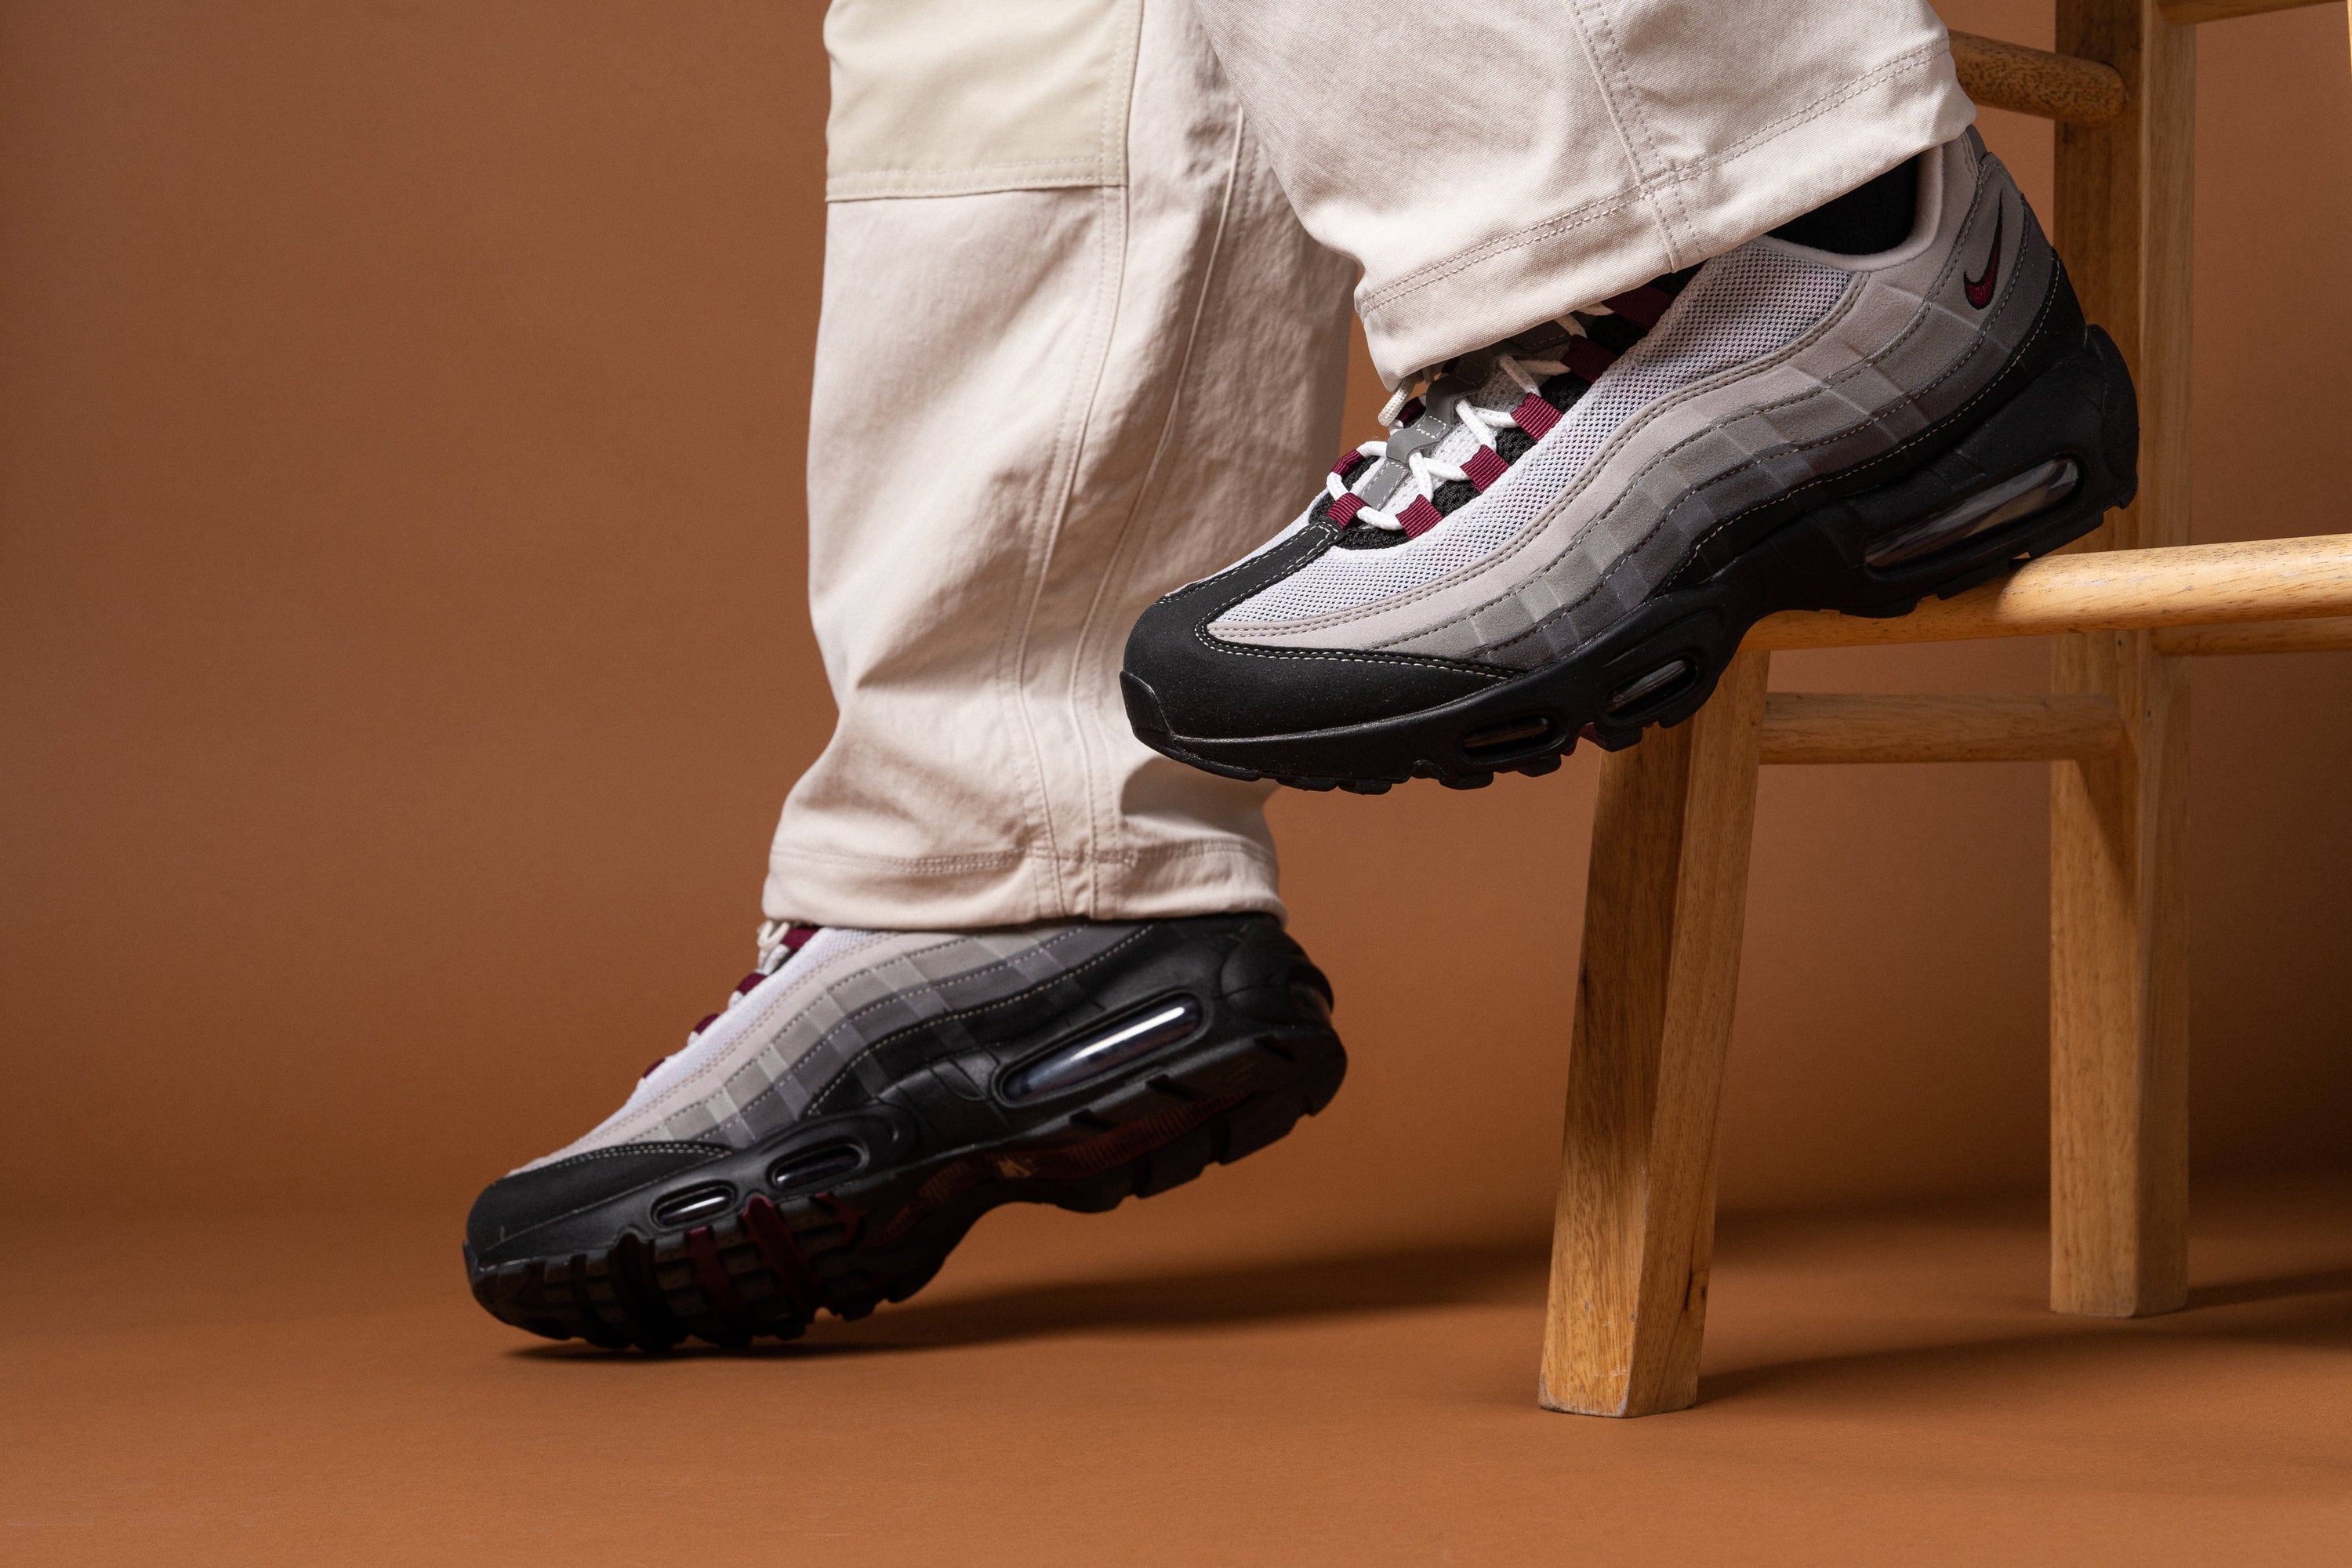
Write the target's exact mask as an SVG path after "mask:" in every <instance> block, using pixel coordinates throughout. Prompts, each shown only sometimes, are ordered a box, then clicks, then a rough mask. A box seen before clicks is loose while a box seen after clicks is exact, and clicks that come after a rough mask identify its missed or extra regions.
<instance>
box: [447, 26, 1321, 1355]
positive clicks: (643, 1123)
mask: <svg viewBox="0 0 2352 1568" xmlns="http://www.w3.org/2000/svg"><path fill="white" fill-rule="evenodd" d="M826 33H827V41H828V44H829V46H830V47H831V50H832V53H833V57H834V94H835V101H834V114H833V120H832V125H831V132H832V133H831V138H830V149H829V153H830V161H829V169H830V172H831V179H830V182H829V183H830V194H831V195H832V196H833V198H834V200H833V202H832V205H831V221H830V224H829V227H828V235H827V249H826V261H825V279H824V314H823V319H822V322H821V325H820V328H819V341H818V349H817V364H816V373H815V383H814V390H813V393H812V397H811V402H812V414H811V426H812V430H811V443H810V455H809V498H810V511H811V519H810V533H811V543H812V552H811V554H812V572H811V576H812V580H813V581H812V588H813V592H812V599H813V601H814V610H815V618H816V627H817V634H818V639H819V642H820V644H821V646H822V647H823V649H824V658H825V667H826V673H827V675H828V677H829V678H830V679H831V681H832V684H833V689H834V693H835V698H836V700H837V701H838V702H839V705H840V709H841V718H840V723H839V727H838V729H837V731H836V732H835V736H834V739H833V742H832V744H831V745H830V746H829V747H828V748H827V750H826V752H825V753H824V756H823V758H822V759H820V760H819V762H818V763H817V764H816V765H815V767H814V768H813V769H812V770H811V771H810V772H809V773H808V774H807V775H806V776H805V777H804V778H803V779H802V781H801V782H800V784H799V785H798V786H797V787H796V788H795V789H794V790H793V795H792V798H791V800H790V802H789V804H788V805H786V807H785V810H784V814H783V820H782V826H781V828H780V830H779V831H778V833H777V836H776V841H775V847H774V851H773V857H772V863H771V876H770V879H769V882H768V888H767V893H766V908H767V912H768V914H769V915H770V917H771V922H770V925H769V927H768V929H767V931H766V932H765V933H763V935H764V938H765V940H763V942H762V944H761V946H762V952H761V962H760V967H759V968H758V969H757V970H756V971H754V972H753V973H751V974H748V975H746V976H744V978H743V980H742V981H741V983H740V984H738V985H737V987H736V989H735V994H734V995H733V996H732V997H731V998H730V1000H729V1003H728V1005H727V1006H726V1008H725V1009H724V1010H723V1011H722V1012H720V1013H718V1014H715V1015H713V1016H711V1017H709V1018H706V1019H704V1020H703V1021H702V1022H701V1023H700V1024H699V1025H698V1026H696V1027H695V1029H694V1031H693V1032H692V1034H690V1035H689V1036H688V1039H687V1043H686V1046H685V1047H684V1048H683V1049H680V1050H677V1052H675V1053H674V1054H672V1055H670V1056H668V1057H666V1058H663V1059H662V1060H660V1061H658V1062H656V1063H655V1064H654V1066H653V1067H652V1068H649V1069H647V1071H646V1075H645V1077H644V1078H643V1079H642V1080H641V1081H640V1082H639V1083H638V1085H637V1086H636V1088H635V1090H634V1091H633V1092H632V1093H631V1094H630V1096H629V1098H628V1100H627V1101H626V1102H625V1104H624V1105H623V1106H622V1107H621V1108H620V1110H617V1111H615V1112H614V1114H613V1115H612V1116H611V1117H610V1118H608V1119H607V1120H606V1121H604V1123H603V1124H602V1125H600V1126H598V1127H596V1128H595V1129H594V1130H593V1131H590V1132H589V1133H588V1134H587V1135H586V1136H585V1137H583V1138H581V1139H580V1140H578V1141H576V1142H573V1143H572V1144H571V1145H569V1146H567V1147H565V1148H563V1149H561V1150H558V1151H557V1152H554V1153H552V1154H550V1155H548V1156H546V1157H545V1158H543V1159H540V1160H535V1161H533V1162H531V1163H530V1164H529V1165H526V1166H524V1167H522V1168H521V1169H520V1170H517V1171H514V1172H512V1173H509V1174H508V1175H507V1176H506V1177H505V1178H503V1179H501V1180H500V1181H498V1182H496V1183H493V1184H491V1185H490V1187H489V1188H488V1190H487V1191H485V1192H484V1193H483V1194H481V1196H480V1198H479V1199H478V1201H477V1202H476V1204H475V1206H474V1210H473V1213H472V1214H471V1215H470V1216H469V1217H468V1220H467V1264H468V1274H469V1277H470V1279H471V1281H472V1284H473V1288H474V1291H475V1294H476V1296H477V1298H478V1300H480V1301H481V1303H482V1305H483V1306H485V1307H486V1308H488V1310H490V1311H491V1312H492V1313H494V1314H495V1315H497V1316H498V1317H499V1318H501V1319H503V1320H504V1321H508V1322H509V1323H512V1324H514V1325H516V1326H517V1327H520V1328H523V1329H527V1330H529V1331H532V1332H535V1333H541V1334H548V1335H551V1336H554V1337H557V1338H563V1337H567V1336H572V1335H578V1336H581V1337H584V1338H586V1339H589V1340H591V1341H593V1342H596V1343H599V1344H607V1345H621V1344H632V1343H634V1344H638V1345H646V1346H656V1345H666V1344H669V1343H672V1342H675V1341H677V1340H678V1339H679V1338H682V1337H684V1336H685V1335H688V1334H694V1335H698V1336H700V1337H702V1338H704V1339H709V1340H712V1341H716V1342H721V1343H732V1342H740V1341H743V1340H747V1339H749V1338H751V1336H752V1335H755V1334H774V1335H780V1336H789V1335H792V1334H795V1333H798V1332H800V1331H802V1330H803V1328H804V1327H806V1325H807V1324H808V1323H809V1322H810V1321H812V1320H813V1319H814V1317H815V1316H816V1314H817V1313H818V1312H819V1311H820V1310H830V1311H833V1312H835V1313H836V1314H838V1315H841V1316H844V1317H855V1316H858V1315H860V1314H862V1313H864V1312H866V1311H867V1310H870V1309H871V1308H872V1307H873V1306H874V1305H875V1304H876V1303H877V1301H880V1300H903V1299H904V1298H905V1297H906V1296H908V1294H910V1293H911V1292H913V1291H914V1290H915V1289H918V1288H919V1287H920V1286H921V1284H922V1283H923V1282H924V1280H926V1279H929V1277H930V1275H931V1273H932V1272H933V1271H934V1270H935V1269H937V1268H939V1266H940V1262H941V1260H942V1259H943V1258H945V1257H946V1255H947V1253H948V1251H949V1249H950V1248H951V1247H954V1246H955V1245H956V1243H957V1242H958V1241H959V1240H960V1239H961V1237H962V1236H963V1234H964V1232H965V1230H966V1229H968V1228H969V1227H970V1226H971V1223H972V1221H973V1220H974V1219H975V1218H977V1217H978V1215H980V1214H981V1213H982V1212H983V1211H985V1210H986V1209H987V1208H989V1207H991V1206H992V1205H996V1204H999V1203H1003V1202H1008V1201H1013V1200H1024V1201H1034V1202H1046V1203H1054V1204H1058V1205H1062V1206H1065V1207H1068V1208H1076V1209H1085V1210H1095V1209H1103V1208H1109V1207H1112V1206H1114V1205H1117V1204H1118V1202H1119V1201H1120V1200H1121V1199H1122V1198H1124V1197H1127V1196H1129V1195H1148V1194H1152V1193H1157V1192H1160V1191H1161V1190H1163V1189H1165V1188H1167V1187H1170V1186H1173V1185H1175V1184H1178V1183H1180V1182H1182V1181H1185V1180H1188V1179H1189V1178H1191V1177H1192V1176H1193V1175H1196V1174H1198V1173H1200V1171H1201V1170H1202V1167H1203V1166H1204V1165H1206V1164H1208V1163H1212V1162H1229V1161H1232V1160H1236V1159H1239V1158H1241V1157H1242V1156H1244V1155H1245V1154H1248V1153H1249V1152H1252V1151H1253V1150H1255V1149H1258V1148H1260V1147H1263V1146H1264V1145H1265V1144H1266V1143H1268V1142H1272V1141H1273V1140H1275V1139H1276V1138H1279V1137H1281V1136H1282V1135H1283V1134H1284V1133H1285V1132H1286V1131H1289V1129H1290V1127H1291V1126H1292V1125H1293V1123H1294V1122H1295V1121H1297V1119H1298V1118H1299V1117H1300V1116H1302V1115H1306V1114H1311V1113H1312V1112H1314V1111H1316V1110H1320V1109H1321V1108H1322V1107H1323V1105H1324V1104H1325V1103H1326V1102H1327V1101H1328V1100H1329V1099H1330V1097H1331V1094H1332V1093H1333V1091H1334V1090H1335V1089H1337V1087H1338V1085H1339V1079H1340V1075H1341V1073H1342V1071H1343V1070H1344V1067H1345V1057H1344V1055H1343V1053H1342V1052H1341V1050H1340V1047H1339V1039H1338V1037H1337V1036H1336V1035H1335V1034H1334V1033H1333V1031H1332V1029H1331V1026H1330V1020H1329V1012H1328V1009H1329V1005H1330V990H1329V986H1328V984H1327V983H1326V982H1325V981H1324V979H1323V977H1322V976H1321V975H1320V974H1319V973H1317V972H1316V970H1315V968H1314V966H1313V965H1312V964H1310V963H1308V962H1307V958H1306V956H1305V954H1303V953H1302V952H1299V950H1298V948H1297V945H1296V944H1295V943H1293V942H1291V941H1290V940H1289V939H1288V937H1286V935H1285V934H1284V933H1283V931H1282V930H1281V926H1280V921H1279V914H1280V910H1281V906H1280V904H1279V902H1278V901H1277V900H1276V892H1275V877H1274V857H1273V850H1272V846H1271V845H1270V844H1269V843H1268V841H1267V838H1266V833H1265V824H1264V821H1263V819H1262V817H1261V816H1260V808H1261V806H1262V804H1263V799H1264V790H1263V788H1262V786H1257V785H1254V784H1243V783H1235V782H1233V781H1230V780H1225V779H1220V778H1215V777H1212V776H1210V775H1208V774H1206V773H1198V772H1195V771H1193V770H1192V769H1189V768H1184V767H1181V766H1179V765H1178V764H1176V763H1171V762H1170V761H1168V760H1166V759H1164V758H1161V757H1159V756H1156V755H1154V754H1153V753H1152V752H1149V751H1147V750H1146V749H1144V748H1143V747H1142V746H1141V745H1139V743H1138V742H1136V740H1135V738H1134V736H1133V734H1132V733H1131V732H1130V731H1129V729H1128V727H1127V724H1126V721H1125V719H1124V717H1123V716H1122V715H1121V713H1120V711H1119V707H1118V695H1117V693H1118V684H1117V668H1118V653H1119V648H1120V645H1121V643H1122V642H1123V640H1124V638H1125V637H1126V633H1127V628H1128V626H1129V623H1131V622H1132V621H1133V620H1134V618H1135V616H1136V615H1137V613H1138V612H1139V610H1140V609H1141V608H1142V607H1143V606H1144V605H1146V604H1148V603H1149V602H1150V600H1151V598H1152V597H1153V595H1157V594H1159V593H1160V592H1162V591H1164V590H1165V589H1167V588H1169V587H1171V586H1172V585H1173V584H1177V583H1180V582H1181V581H1183V580H1184V579H1185V578H1187V577H1190V576H1194V575H1198V574H1200V573H1202V572H1204V571H1207V570H1209V569H1211V568H1213V566H1215V565H1216V564H1217V563H1219V562H1220V561H1222V560H1223V559H1225V558H1227V557H1229V556H1231V555H1232V554H1234V552H1237V551H1240V550H1242V549H1244V548H1246V547H1247V546H1248V545H1250V544H1251V543H1254V542H1255V540H1256V538H1257V537H1258V536H1259V535H1260V534H1262V533H1263V531H1264V524H1263V520H1262V516H1261V514H1260V512H1259V510H1258V507H1257V504H1256V502H1257V498H1258V496H1259V495H1260V494H1261V493H1262V492H1263V491H1264V490H1265V489H1268V488H1282V489H1291V488H1297V486H1299V485H1301V484H1303V483H1305V482H1307V480H1308V479H1311V478H1312V476H1313V474H1314V473H1315V471H1316V470H1317V469H1318V468H1320V467H1321V466H1322V462H1323V459H1324V457H1325V454H1326V453H1328V448H1329V445H1330V443H1331V441H1332V440H1333V438H1334V436H1335V434H1336V426H1337V422H1338V416H1339V393H1340V386H1341V382H1342V379H1343V376H1344V374H1345V354H1346V343H1347V336H1346V333H1347V285H1348V269H1347V267H1346V265H1345V263H1344V262H1342V261H1340V260H1339V259H1338V258H1335V257H1334V256H1332V255H1331V254H1330V253H1329V252H1328V251H1327V250H1325V249H1323V248H1322V247H1319V246H1318V245H1316V244H1315V243H1314V242H1313V241H1312V240H1311V239H1309V238H1308V237H1307V235H1306V234H1305V232H1304V231H1303V230H1302V229H1301V228H1300V227H1299V226H1298V223H1297V219H1296V218H1295V217H1294V216H1292V213H1291V211H1290V208H1289V206H1288V205H1287V204H1286V202H1285V201H1284V199H1283V197H1282V195H1281V193H1280V191H1279V189H1278V187H1277V186H1276V183H1275V180H1274V177H1273V174H1272V172H1271V170H1270V169H1269V167H1268V165H1267V163H1266V161H1265V157H1264V154H1263V153H1262V152H1261V151H1260V150H1259V148H1258V145H1257V143H1256V142H1255V139H1254V138H1253V137H1252V136H1251V135H1250V134H1249V132H1248V131H1247V130H1246V128H1245V127H1244V123H1243V121H1242V118H1241V116H1240V114H1239V112H1238V110H1236V108H1235V106H1234V98H1233V94H1232V92H1231V90H1230V89H1228V87H1227V86H1226V84H1225V82H1224V80H1223V77H1222V75H1221V73H1220V71H1219V69H1218V67H1217V64H1216V61H1215V58H1214V57H1213V55H1212V54H1211V53H1210V51H1209V49H1208V47H1207V45H1206V43H1205V40H1204V39H1203V38H1202V35H1201V34H1200V32H1199V30H1198V28H1197V27H1196V26H1195V25H1194V22H1193V18H1192V11H1191V9H1190V6H1189V5H1186V4H1183V3H1181V0H1151V3H1150V4H1139V3H1138V0H992V3H991V4H989V5H972V4H971V3H970V0H837V3H836V4H835V5H834V7H833V9H832V13H831V16H830V17H829V18H828V23H827V29H826ZM708 634H709V628H706V635H708ZM817 927H822V928H824V929H822V930H819V929H814V928H817Z"/></svg>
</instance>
